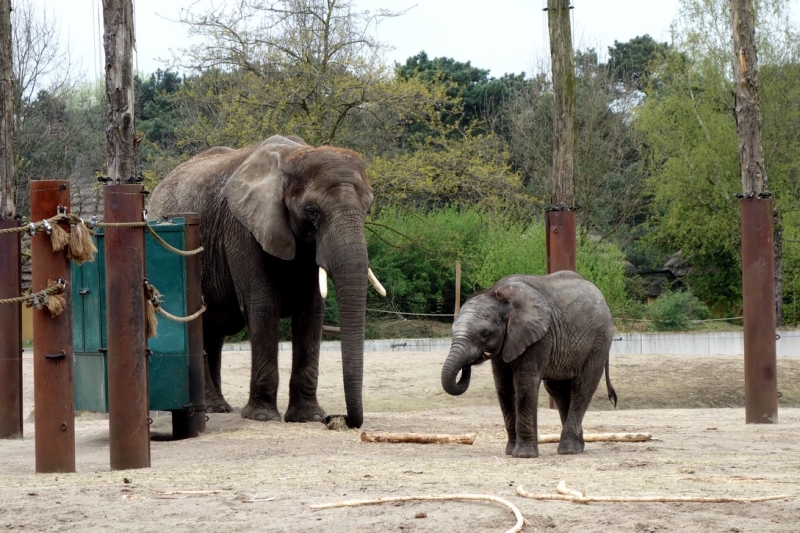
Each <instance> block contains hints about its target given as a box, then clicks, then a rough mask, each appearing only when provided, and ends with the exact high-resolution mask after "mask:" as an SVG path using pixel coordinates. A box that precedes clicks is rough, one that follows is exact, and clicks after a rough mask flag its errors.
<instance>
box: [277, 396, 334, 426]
mask: <svg viewBox="0 0 800 533" xmlns="http://www.w3.org/2000/svg"><path fill="white" fill-rule="evenodd" d="M283 419H284V420H285V421H286V422H322V421H323V420H324V419H325V410H324V409H323V408H322V407H320V405H319V403H317V401H316V400H314V401H313V402H308V403H296V404H292V405H290V406H289V407H288V408H287V409H286V413H285V414H284V415H283Z"/></svg>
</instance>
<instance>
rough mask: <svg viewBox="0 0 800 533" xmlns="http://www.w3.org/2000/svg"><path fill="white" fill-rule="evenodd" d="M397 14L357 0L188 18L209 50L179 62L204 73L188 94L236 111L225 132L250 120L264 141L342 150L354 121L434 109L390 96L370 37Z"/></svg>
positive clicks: (254, 3)
mask: <svg viewBox="0 0 800 533" xmlns="http://www.w3.org/2000/svg"><path fill="white" fill-rule="evenodd" d="M394 15H395V14H394V13H391V12H389V11H386V10H380V11H378V12H377V13H375V14H371V13H369V12H367V11H356V10H355V9H354V8H353V5H352V3H351V2H350V1H348V0H279V1H276V2H267V1H263V0H239V1H238V2H236V4H235V5H234V6H233V7H232V8H231V9H229V10H227V9H225V7H220V8H212V9H210V10H209V11H207V12H205V13H203V14H195V13H193V12H191V11H186V12H184V13H182V15H181V20H182V22H184V23H186V24H187V27H188V29H189V33H190V35H195V36H199V37H201V38H202V39H203V42H202V44H198V45H195V46H192V47H191V48H189V49H187V50H183V51H182V55H181V56H180V59H178V61H177V62H178V65H180V66H182V67H188V68H191V69H193V70H195V71H202V72H203V76H202V80H200V81H201V83H200V84H199V85H197V86H192V87H189V88H188V90H189V91H192V92H190V93H189V95H190V97H195V98H205V99H208V98H217V99H218V100H219V106H220V107H221V108H223V109H224V108H226V107H227V108H229V110H230V111H231V112H228V113H222V114H221V115H220V117H223V118H224V119H225V123H226V124H230V119H231V118H237V119H242V118H246V117H249V120H247V121H246V122H245V124H244V125H243V126H244V128H245V129H246V130H248V131H258V132H259V133H260V135H259V136H261V137H263V136H264V133H265V132H266V131H269V130H270V129H272V130H273V131H272V132H271V133H274V132H275V131H278V132H281V133H284V134H290V133H291V134H295V135H300V136H301V137H303V138H304V139H305V140H306V141H307V142H308V143H310V144H314V145H318V144H331V143H337V142H339V144H342V143H341V142H340V141H341V138H342V129H343V128H346V125H347V123H348V122H349V121H350V120H351V119H352V118H353V117H354V116H358V115H362V114H369V113H371V112H372V108H374V107H379V108H380V107H398V106H399V108H400V109H402V110H403V111H404V112H409V111H410V110H413V108H414V107H415V106H418V105H424V103H425V102H426V101H427V100H428V98H427V95H426V94H425V92H424V91H415V90H410V91H409V90H400V91H392V90H390V85H391V83H390V82H391V79H392V72H391V70H389V69H388V68H387V67H386V66H385V65H384V64H383V63H382V53H383V50H384V46H383V45H382V44H381V43H380V42H378V41H377V40H375V39H374V38H372V37H371V36H370V34H369V30H370V28H371V26H372V25H374V24H375V23H377V22H378V21H379V20H381V19H383V18H385V17H390V16H394ZM192 85H194V84H192ZM408 87H409V86H406V88H408ZM234 105H235V106H236V108H237V109H235V110H232V109H230V108H231V106H234ZM239 111H242V112H243V113H241V114H239V113H238V112H239ZM202 120H208V117H203V119H202ZM198 125H199V124H197V123H196V124H195V127H196V126H198ZM200 125H201V124H200ZM265 130H266V131H265ZM251 140H253V139H251ZM196 142H201V140H200V139H197V140H196ZM237 144H240V143H237Z"/></svg>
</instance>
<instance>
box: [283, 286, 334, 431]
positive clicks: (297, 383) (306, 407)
mask: <svg viewBox="0 0 800 533" xmlns="http://www.w3.org/2000/svg"><path fill="white" fill-rule="evenodd" d="M315 300H318V301H315V304H316V305H315V308H314V310H313V311H311V312H301V313H298V314H297V315H295V316H293V317H292V377H291V378H290V379H289V407H288V408H287V409H286V414H285V415H284V417H283V418H284V420H285V421H287V422H312V421H314V422H322V421H323V420H324V419H325V410H324V409H323V408H322V407H320V405H319V402H318V401H317V383H318V378H319V346H320V341H321V340H322V320H323V309H322V301H321V299H320V298H316V299H315Z"/></svg>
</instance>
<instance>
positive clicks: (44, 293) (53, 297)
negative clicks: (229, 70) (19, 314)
mask: <svg viewBox="0 0 800 533" xmlns="http://www.w3.org/2000/svg"><path fill="white" fill-rule="evenodd" d="M66 288H67V282H66V280H64V279H62V278H59V279H58V281H53V280H51V279H50V280H47V288H46V289H43V290H41V291H38V292H30V291H28V292H27V293H26V294H25V295H24V296H17V297H16V298H6V299H2V300H0V305H3V304H19V303H23V304H25V307H32V308H34V309H47V310H48V311H49V312H50V316H51V317H53V318H55V317H57V316H58V315H60V314H61V313H62V312H64V308H65V307H66V306H67V299H66V298H65V297H64V296H62V295H61V293H63V292H64V291H65V290H66Z"/></svg>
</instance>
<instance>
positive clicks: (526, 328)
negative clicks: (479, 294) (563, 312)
mask: <svg viewBox="0 0 800 533" xmlns="http://www.w3.org/2000/svg"><path fill="white" fill-rule="evenodd" d="M495 293H496V297H497V299H498V300H499V301H500V302H501V303H504V304H506V305H507V306H508V319H507V321H506V337H505V341H504V343H503V351H502V354H501V355H502V357H503V361H505V362H506V363H510V362H511V361H513V360H514V359H516V358H517V357H519V356H520V355H521V354H522V352H524V351H525V350H526V349H527V348H528V347H529V346H530V345H531V344H533V343H535V342H536V341H538V340H539V339H541V338H542V337H544V334H545V333H547V329H548V328H549V327H550V314H551V309H550V306H549V305H547V302H546V301H545V299H544V297H543V296H542V294H541V293H540V292H539V291H537V290H536V289H533V288H532V287H530V286H528V285H526V284H524V283H520V282H518V281H516V282H511V283H507V284H504V285H502V286H500V287H498V288H497V289H495Z"/></svg>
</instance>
